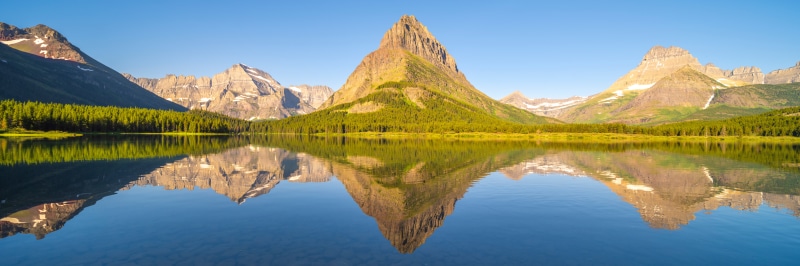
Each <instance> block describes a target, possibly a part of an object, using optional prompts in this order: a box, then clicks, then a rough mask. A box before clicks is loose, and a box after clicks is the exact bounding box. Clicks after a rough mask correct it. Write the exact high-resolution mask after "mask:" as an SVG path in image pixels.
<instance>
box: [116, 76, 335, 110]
mask: <svg viewBox="0 0 800 266" xmlns="http://www.w3.org/2000/svg"><path fill="white" fill-rule="evenodd" d="M123 75H124V76H125V77H126V78H128V79H129V80H131V81H132V82H134V83H136V84H138V85H139V86H141V87H142V88H145V89H147V90H148V91H151V92H153V93H155V94H156V95H158V96H161V97H163V98H165V99H167V100H168V101H171V102H174V103H177V104H180V105H181V106H183V107H186V108H188V109H202V110H207V111H212V112H217V113H221V114H225V115H228V116H231V117H237V118H241V119H248V120H262V119H282V118H286V117H289V116H293V115H302V114H307V113H310V112H313V111H315V110H316V109H317V108H318V107H319V106H320V105H321V104H322V103H323V102H324V101H325V100H326V99H328V97H330V96H331V94H333V90H332V89H331V88H329V87H327V86H309V85H297V86H289V87H284V86H283V85H281V84H280V83H279V82H278V81H276V80H275V79H273V78H272V76H270V74H268V73H267V72H264V71H262V70H260V69H257V68H253V67H249V66H246V65H244V64H235V65H233V66H231V67H230V68H228V69H227V70H225V71H224V72H222V73H219V74H216V75H214V77H199V78H195V77H194V76H175V75H167V76H166V77H163V78H161V79H149V78H136V77H133V76H131V75H130V74H123Z"/></svg>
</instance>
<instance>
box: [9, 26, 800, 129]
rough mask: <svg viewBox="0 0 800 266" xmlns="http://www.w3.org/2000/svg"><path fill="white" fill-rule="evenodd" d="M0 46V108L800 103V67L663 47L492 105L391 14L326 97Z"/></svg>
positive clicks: (706, 112)
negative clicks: (554, 90)
mask: <svg viewBox="0 0 800 266" xmlns="http://www.w3.org/2000/svg"><path fill="white" fill-rule="evenodd" d="M0 42H2V43H3V44H4V45H0V99H16V100H21V101H28V100H31V101H42V102H59V103H77V104H88V105H113V106H122V107H128V106H135V107H144V108H156V109H171V110H187V109H202V110H207V111H212V112H217V113H221V114H225V115H228V116H232V117H237V118H241V119H248V120H269V119H283V118H287V117H291V116H296V115H303V114H309V113H312V112H315V111H317V110H318V109H323V110H325V111H324V112H318V113H317V114H315V115H314V116H313V117H310V118H306V119H305V120H303V121H299V120H298V121H296V122H295V123H316V122H315V121H334V120H332V119H331V118H332V117H339V118H337V119H340V120H341V119H344V120H342V121H341V122H343V123H344V122H345V120H352V121H351V122H354V121H355V120H359V123H363V122H364V121H367V120H370V121H372V122H371V123H375V124H381V123H382V124H392V125H396V124H397V123H394V122H392V121H401V122H403V123H419V124H425V123H428V124H431V123H433V124H436V123H439V124H436V125H441V122H448V123H450V122H458V123H465V124H483V125H497V122H498V121H502V122H503V123H505V122H516V123H523V124H541V123H559V120H560V121H564V122H569V123H607V122H621V123H628V124H661V123H669V122H676V121H686V120H709V119H724V118H729V117H734V116H741V115H749V114H757V113H763V112H766V111H769V110H771V109H777V108H784V107H791V106H798V105H800V62H798V63H797V64H796V65H795V66H793V67H790V68H787V69H781V70H776V71H772V72H769V73H767V74H764V73H762V72H761V69H759V68H758V67H754V66H748V67H739V68H736V69H733V70H723V69H720V68H718V67H716V66H714V65H713V64H710V63H709V64H706V65H702V64H700V62H699V61H698V60H697V58H695V57H694V56H692V54H690V53H689V52H688V51H686V50H684V49H682V48H679V47H661V46H655V47H653V48H651V49H650V51H648V52H647V53H646V54H645V55H644V57H643V58H642V61H641V62H640V63H639V65H638V66H637V67H636V68H634V69H632V70H631V71H630V72H628V73H627V74H625V75H623V76H622V77H620V78H619V79H618V80H617V81H615V82H614V83H613V84H612V85H611V86H609V87H608V88H607V89H606V90H604V91H602V92H600V93H597V94H595V95H592V96H588V97H581V96H575V97H570V98H567V99H542V98H539V99H531V98H529V97H527V96H525V95H523V94H522V93H520V92H519V91H517V92H514V93H512V94H511V95H508V96H506V97H504V98H502V99H500V101H496V100H494V99H491V98H490V97H488V96H486V95H485V94H484V93H482V92H481V91H479V90H477V89H476V88H475V87H474V86H472V84H470V82H469V81H468V80H467V78H466V76H465V75H464V73H462V72H461V71H460V70H459V68H458V66H457V64H456V62H455V59H454V58H453V56H452V55H450V54H449V53H448V52H447V50H446V49H445V47H444V45H442V44H441V43H440V42H439V41H438V40H436V38H435V37H434V36H433V35H432V34H431V33H430V32H429V31H428V29H427V28H426V27H425V26H424V25H422V24H421V23H420V22H419V21H417V19H416V18H415V17H413V16H403V17H401V18H400V20H399V21H398V22H397V23H396V24H395V25H393V26H392V27H391V28H390V29H389V30H388V31H387V32H386V33H385V34H384V36H383V39H382V40H381V42H380V45H379V46H378V49H377V50H375V51H374V52H372V53H370V54H368V55H367V56H366V57H364V59H363V60H362V62H361V64H359V65H358V67H356V69H355V70H354V71H353V72H352V74H351V75H350V77H349V78H348V79H347V81H346V82H345V84H344V85H343V86H342V87H341V88H340V89H339V90H338V91H336V92H335V93H334V91H333V90H332V89H331V88H329V87H326V86H309V85H296V86H288V87H285V86H283V85H281V84H280V83H279V82H278V81H277V80H275V79H274V78H273V77H272V76H271V75H270V74H268V73H267V72H265V71H263V70H260V69H257V68H254V67H250V66H247V65H244V64H235V65H233V66H231V67H230V68H229V69H227V70H225V71H223V72H221V73H219V74H216V75H214V76H213V77H195V76H176V75H167V76H165V77H163V78H160V79H152V78H140V77H134V76H132V75H130V74H120V73H118V72H116V71H115V70H113V69H111V68H109V67H107V66H105V65H103V64H102V63H100V62H98V61H97V60H95V59H93V58H91V57H90V56H88V55H86V54H85V53H83V52H82V51H81V50H80V49H78V48H77V47H75V46H74V45H72V44H71V43H70V42H69V41H68V40H67V39H66V38H65V37H64V36H63V35H61V34H60V33H58V32H57V31H55V30H53V29H51V28H49V27H47V26H44V25H37V26H34V27H30V28H24V29H22V28H17V27H15V26H13V25H9V24H5V23H0ZM514 107H516V108H514ZM520 109H523V110H527V111H529V112H524V111H522V110H520ZM401 113H402V114H403V115H400V114H401ZM342 114H345V117H344V118H342V117H340V116H341V115H342ZM364 115H368V116H370V118H368V119H367V118H364ZM336 121H339V120H336ZM340 124H341V123H340ZM376 129H377V130H383V129H384V128H381V126H378V127H377V128H376ZM370 130H374V129H370Z"/></svg>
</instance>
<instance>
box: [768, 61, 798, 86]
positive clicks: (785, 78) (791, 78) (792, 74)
mask: <svg viewBox="0 0 800 266" xmlns="http://www.w3.org/2000/svg"><path fill="white" fill-rule="evenodd" d="M765 82H766V83H767V84H783V83H793V82H800V62H797V64H795V65H794V66H793V67H790V68H787V69H778V70H775V71H772V72H769V73H767V76H766V78H765Z"/></svg>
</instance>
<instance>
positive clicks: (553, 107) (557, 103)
mask: <svg viewBox="0 0 800 266" xmlns="http://www.w3.org/2000/svg"><path fill="white" fill-rule="evenodd" d="M587 99H588V98H587V97H581V96H572V97H569V98H566V99H548V98H537V99H531V98H528V97H527V96H525V95H524V94H522V92H520V91H514V92H512V93H511V94H509V95H508V96H506V97H503V98H502V99H500V100H499V101H500V102H501V103H505V104H509V105H512V106H515V107H517V108H520V109H523V110H527V111H529V112H531V113H534V114H537V115H542V116H549V117H558V116H559V115H561V113H563V112H564V111H565V110H568V108H569V107H572V106H575V105H578V104H581V103H583V102H585V101H586V100H587Z"/></svg>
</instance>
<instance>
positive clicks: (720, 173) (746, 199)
mask: <svg viewBox="0 0 800 266" xmlns="http://www.w3.org/2000/svg"><path fill="white" fill-rule="evenodd" d="M655 148H658V147H655ZM764 152H769V151H764ZM500 172H502V173H504V174H505V175H506V176H508V177H509V178H512V179H520V178H522V177H523V176H524V175H526V174H534V173H535V174H562V175H569V176H587V177H591V178H593V179H595V180H597V181H599V182H601V183H603V184H604V185H606V186H607V187H608V188H609V189H610V190H611V191H613V192H614V193H616V194H617V195H619V196H620V198H622V200H624V201H625V202H628V203H630V204H631V205H633V206H634V207H636V209H638V211H639V213H640V214H641V217H642V219H643V220H644V221H645V222H647V223H648V224H649V225H650V226H651V227H653V228H663V229H673V230H674V229H679V228H680V227H681V226H683V225H686V224H688V223H689V222H690V221H692V220H694V219H695V218H696V217H695V214H696V213H698V212H701V211H706V212H707V211H712V210H716V209H718V208H720V207H730V208H733V209H736V210H746V211H756V210H758V209H759V207H760V206H761V205H762V203H767V205H768V206H770V207H773V208H782V209H787V210H788V211H790V212H792V213H793V214H794V215H795V216H798V215H800V196H797V195H786V194H776V193H769V192H768V191H769V189H761V191H758V190H756V191H753V190H754V189H758V188H774V189H778V188H776V187H774V186H770V185H767V184H770V183H788V184H791V183H794V184H797V183H796V181H798V174H797V171H796V169H782V168H777V169H776V168H772V167H768V166H764V165H760V164H757V163H747V162H741V161H735V160H731V159H726V158H717V157H705V156H698V155H686V154H679V153H673V152H664V151H655V150H631V151H623V152H588V151H583V152H580V151H560V152H551V153H548V154H546V155H543V156H540V157H537V158H534V159H531V160H528V161H526V162H523V163H520V164H518V165H515V166H512V167H509V168H505V169H502V170H500ZM787 181H788V182H787ZM794 189H796V187H791V186H789V187H786V186H783V187H780V188H779V189H778V190H781V191H793V190H794ZM799 217H800V216H799Z"/></svg>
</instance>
